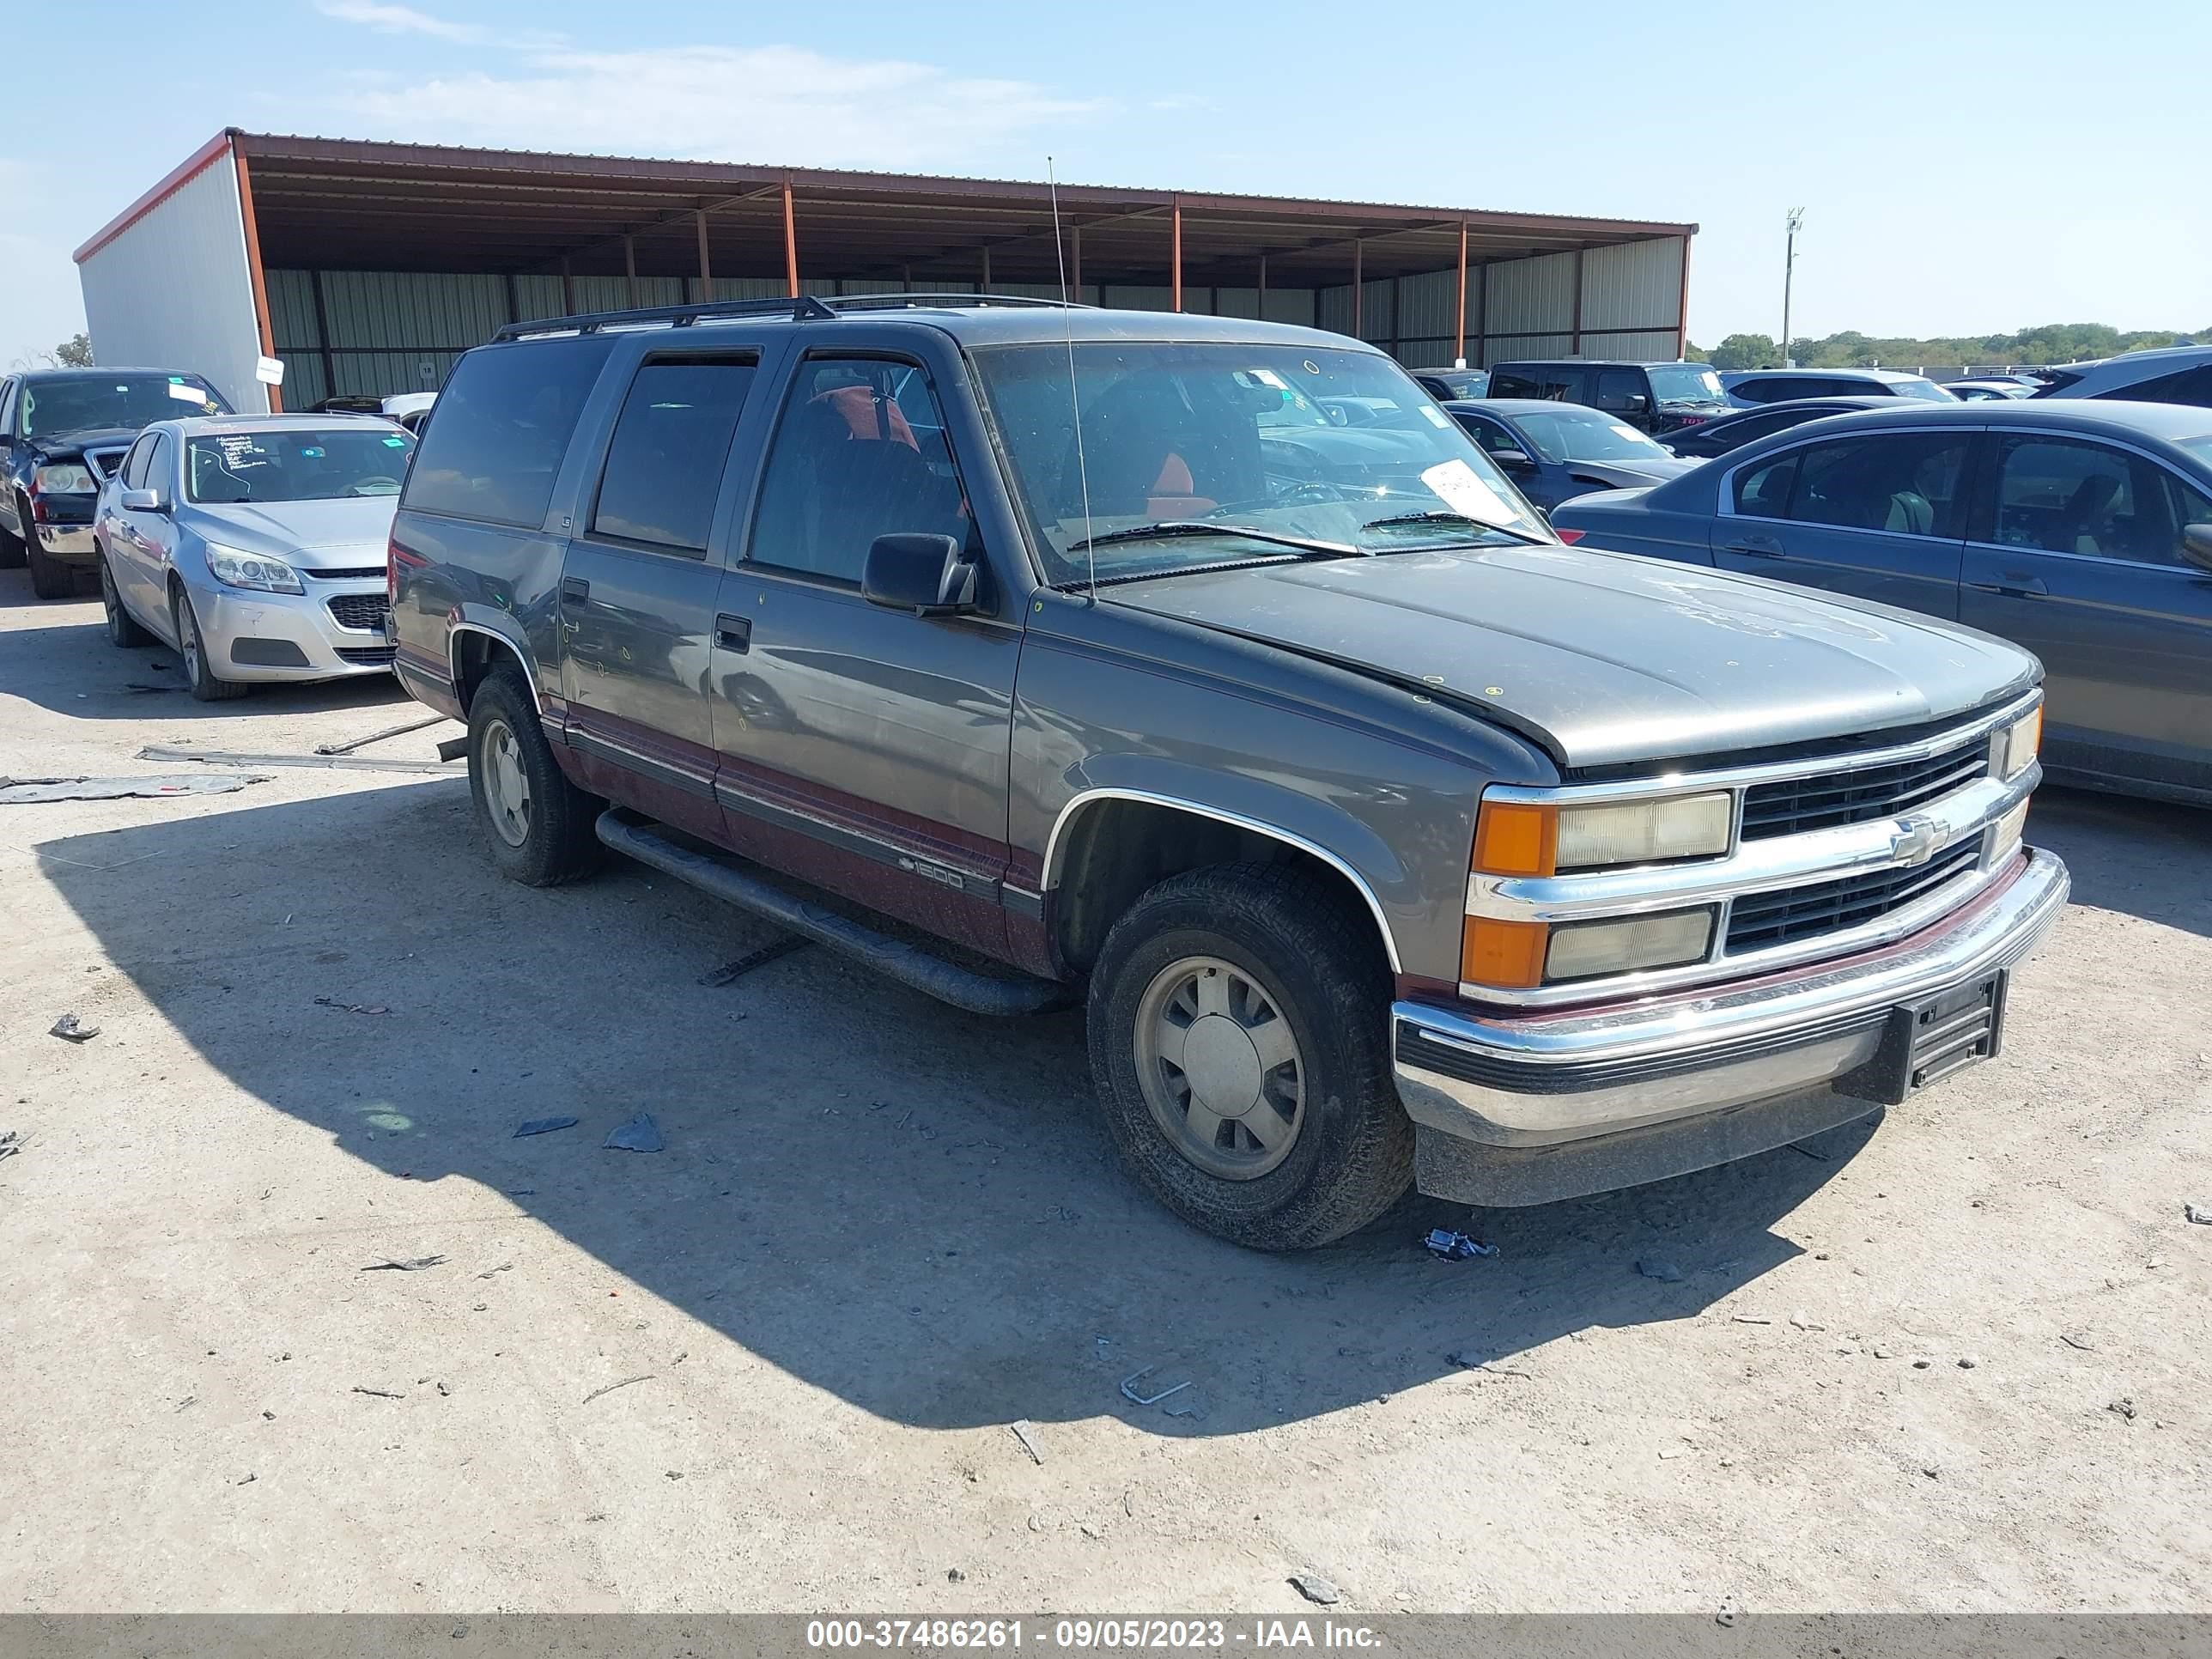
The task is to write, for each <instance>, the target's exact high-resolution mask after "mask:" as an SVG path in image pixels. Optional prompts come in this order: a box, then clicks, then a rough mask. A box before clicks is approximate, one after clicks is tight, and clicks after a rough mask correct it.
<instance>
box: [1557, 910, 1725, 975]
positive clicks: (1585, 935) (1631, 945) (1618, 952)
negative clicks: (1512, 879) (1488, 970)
mask: <svg viewBox="0 0 2212 1659" xmlns="http://www.w3.org/2000/svg"><path fill="white" fill-rule="evenodd" d="M1712 942H1713V913H1712V911H1711V909H1709V908H1708V909H1702V910H1673V911H1669V912H1668V914H1667V915H1663V916H1630V917H1626V918H1624V919H1623V920H1621V921H1578V922H1576V923H1575V924H1574V925H1573V926H1571V927H1554V928H1553V929H1552V948H1551V951H1549V953H1548V954H1547V956H1546V957H1545V958H1544V977H1545V978H1546V979H1547V980H1562V979H1589V978H1590V977H1591V976H1592V975H1597V974H1630V973H1635V972H1637V971H1638V970H1639V969H1645V968H1677V967H1680V966H1681V965H1682V964H1683V963H1689V962H1703V961H1704V960H1705V952H1706V951H1707V950H1708V949H1709V948H1711V945H1712Z"/></svg>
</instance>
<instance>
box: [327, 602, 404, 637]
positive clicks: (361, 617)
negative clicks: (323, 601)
mask: <svg viewBox="0 0 2212 1659" xmlns="http://www.w3.org/2000/svg"><path fill="white" fill-rule="evenodd" d="M329 605H330V607H331V617H333V618H334V619H335V620H336V621H337V625H338V626H339V627H340V628H359V629H370V630H376V629H382V628H383V626H384V619H385V617H386V615H387V614H388V613H389V611H390V609H391V602H390V601H389V600H388V599H386V598H385V596H384V595H383V594H381V593H341V594H339V595H338V596H337V598H336V599H331V600H330V601H329Z"/></svg>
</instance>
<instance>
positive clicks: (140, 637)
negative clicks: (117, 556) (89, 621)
mask: <svg viewBox="0 0 2212 1659" xmlns="http://www.w3.org/2000/svg"><path fill="white" fill-rule="evenodd" d="M100 609H101V610H103V611H106V612H107V640H108V643H109V644H111V645H115V646H120V647H122V648H123V649H125V650H126V651H128V650H134V649H136V648H137V647H139V646H143V645H151V644H153V643H154V636H153V635H151V634H149V633H148V632H147V631H146V630H145V629H143V628H141V627H140V626H139V625H138V619H137V617H133V616H132V615H131V613H130V612H129V611H125V609H124V608H123V596H122V594H120V593H118V592H117V591H116V588H115V572H114V571H113V569H112V568H110V566H109V565H108V562H107V552H106V549H104V548H103V549H102V550H100Z"/></svg>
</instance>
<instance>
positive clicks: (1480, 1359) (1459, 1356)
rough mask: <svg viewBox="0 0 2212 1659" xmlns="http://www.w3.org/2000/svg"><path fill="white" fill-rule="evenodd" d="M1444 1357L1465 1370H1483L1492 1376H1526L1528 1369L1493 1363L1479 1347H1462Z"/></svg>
mask: <svg viewBox="0 0 2212 1659" xmlns="http://www.w3.org/2000/svg"><path fill="white" fill-rule="evenodd" d="M1444 1358H1446V1359H1447V1360H1449V1362H1450V1363H1451V1364H1455V1365H1456V1366H1458V1367H1459V1368H1460V1370H1463V1371H1481V1372H1483V1373H1484V1374H1486V1376H1519V1377H1526V1376H1528V1372H1526V1371H1516V1370H1512V1369H1510V1367H1508V1366H1504V1365H1493V1364H1491V1363H1490V1359H1489V1357H1488V1356H1487V1355H1486V1354H1484V1353H1483V1352H1481V1350H1480V1349H1478V1348H1460V1349H1457V1350H1455V1352H1451V1353H1448V1354H1446V1355H1445V1356H1444Z"/></svg>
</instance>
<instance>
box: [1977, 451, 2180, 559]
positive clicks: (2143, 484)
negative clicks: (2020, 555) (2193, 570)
mask: <svg viewBox="0 0 2212 1659" xmlns="http://www.w3.org/2000/svg"><path fill="white" fill-rule="evenodd" d="M2187 493H2188V492H2187V489H2186V486H2185V485H2182V484H2180V483H2179V481H2177V480H2171V479H2169V478H2168V477H2166V474H2165V473H2164V472H2163V471H2161V470H2160V468H2157V467H2154V466H2153V465H2151V464H2150V463H2149V462H2148V461H2145V460H2142V459H2139V458H2137V457H2136V456H2133V455H2130V454H2127V453H2124V452H2122V451H2120V450H2117V449H2107V448H2106V447H2105V446H2104V445H2102V444H2093V443H2078V442H2073V441H2067V440H2064V439H2058V438H2030V437H2020V438H2007V439H2006V440H2004V441H2003V442H2002V443H2001V444H1999V445H1998V447H1997V510H1996V539H1997V540H1998V541H1999V542H2001V543H2002V544H2005V545H2006V546H2008V547H2037V548H2042V549H2044V550H2045V551H2048V552H2053V553H2081V554H2086V555H2087V556H2090V557H2092V558H2105V559H2131V560H2135V561H2136V562H2141V563H2144V564H2172V563H2175V562H2178V561H2179V552H2178V548H2179V543H2180V539H2181V525H2182V522H2183V520H2182V516H2181V515H2183V514H2185V513H2187V512H2188V511H2189V502H2188V501H2187V499H2186V495H2187Z"/></svg>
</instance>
